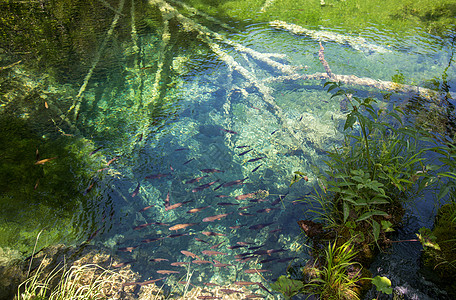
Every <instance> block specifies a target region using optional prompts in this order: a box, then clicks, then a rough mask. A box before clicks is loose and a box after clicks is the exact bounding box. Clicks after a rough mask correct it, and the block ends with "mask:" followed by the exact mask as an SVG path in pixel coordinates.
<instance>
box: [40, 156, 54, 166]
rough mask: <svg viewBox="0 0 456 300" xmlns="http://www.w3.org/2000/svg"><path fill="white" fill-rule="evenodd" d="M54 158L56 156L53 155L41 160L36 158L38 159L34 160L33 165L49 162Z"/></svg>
mask: <svg viewBox="0 0 456 300" xmlns="http://www.w3.org/2000/svg"><path fill="white" fill-rule="evenodd" d="M56 158H57V156H54V157H51V158H45V159H42V160H38V161H36V162H35V165H44V164H45V163H47V162H50V161H51V160H54V159H56Z"/></svg>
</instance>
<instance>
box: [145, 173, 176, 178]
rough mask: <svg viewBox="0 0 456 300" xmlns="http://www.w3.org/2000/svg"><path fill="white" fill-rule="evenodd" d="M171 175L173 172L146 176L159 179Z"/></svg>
mask: <svg viewBox="0 0 456 300" xmlns="http://www.w3.org/2000/svg"><path fill="white" fill-rule="evenodd" d="M170 175H171V173H158V174H153V175H148V176H146V177H145V178H146V179H159V178H162V177H166V176H170Z"/></svg>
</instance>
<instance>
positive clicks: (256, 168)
mask: <svg viewBox="0 0 456 300" xmlns="http://www.w3.org/2000/svg"><path fill="white" fill-rule="evenodd" d="M262 165H263V164H260V165H258V166H256V167H255V168H254V169H253V170H252V173H253V172H255V171H256V170H258V168H259V167H261V166H262Z"/></svg>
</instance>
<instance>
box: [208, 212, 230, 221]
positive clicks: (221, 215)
mask: <svg viewBox="0 0 456 300" xmlns="http://www.w3.org/2000/svg"><path fill="white" fill-rule="evenodd" d="M230 214H232V212H231V213H227V214H220V215H216V216H212V217H206V218H204V219H203V222H213V221H215V220H220V219H221V218H224V217H226V216H228V215H230Z"/></svg>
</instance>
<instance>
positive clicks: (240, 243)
mask: <svg viewBox="0 0 456 300" xmlns="http://www.w3.org/2000/svg"><path fill="white" fill-rule="evenodd" d="M236 244H238V245H242V246H248V245H253V243H247V242H237V243H236Z"/></svg>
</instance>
